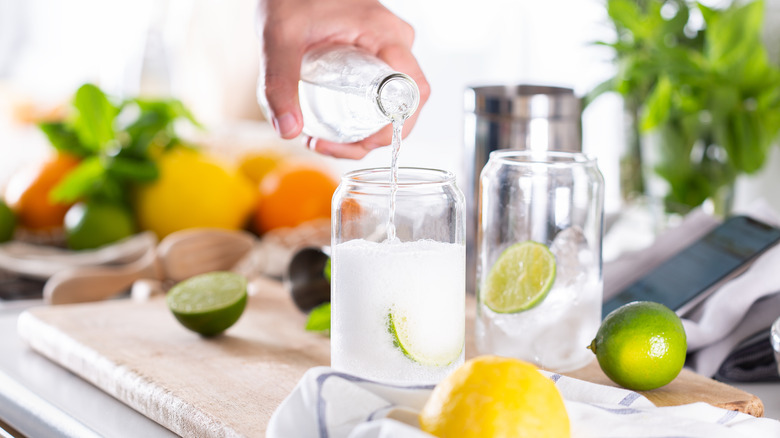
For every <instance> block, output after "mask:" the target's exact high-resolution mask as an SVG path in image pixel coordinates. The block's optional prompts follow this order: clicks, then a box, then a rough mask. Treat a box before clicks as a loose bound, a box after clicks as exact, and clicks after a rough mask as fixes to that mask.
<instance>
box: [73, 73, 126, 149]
mask: <svg viewBox="0 0 780 438" xmlns="http://www.w3.org/2000/svg"><path fill="white" fill-rule="evenodd" d="M73 107H74V108H75V109H76V110H77V114H76V116H75V118H74V119H73V120H72V126H73V129H74V131H75V132H76V135H78V138H79V140H81V143H82V145H83V146H84V147H85V148H87V149H88V150H90V151H94V152H97V151H101V150H103V148H104V147H105V146H106V144H108V142H109V141H111V140H113V139H114V138H115V133H114V119H115V118H116V116H117V114H118V113H119V109H118V108H117V107H116V106H114V105H113V104H112V103H111V102H110V101H109V100H108V97H106V95H105V94H104V93H103V91H101V90H100V88H98V87H96V86H95V85H92V84H84V85H82V86H81V87H80V88H79V89H78V91H76V95H75V96H74V98H73Z"/></svg>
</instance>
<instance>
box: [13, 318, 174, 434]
mask: <svg viewBox="0 0 780 438" xmlns="http://www.w3.org/2000/svg"><path fill="white" fill-rule="evenodd" d="M0 305H1V304H0ZM20 312H21V307H20V306H15V307H14V308H11V309H3V308H0V352H2V354H0V421H2V422H4V423H6V424H8V425H9V426H11V427H12V428H14V429H16V430H17V431H19V432H20V433H22V434H23V435H25V436H28V437H31V438H32V437H79V438H87V437H93V436H94V437H107V438H110V437H141V436H142V437H150V438H157V437H173V436H176V435H175V434H174V433H173V432H170V431H169V430H168V429H166V428H164V427H162V426H160V425H159V424H157V423H155V422H154V421H152V420H150V419H148V418H146V417H145V416H143V415H141V414H140V413H138V412H136V411H135V410H133V409H132V408H130V407H128V406H127V405H125V404H124V403H122V402H120V401H118V400H116V399H115V398H113V397H111V396H110V395H108V394H106V393H105V392H103V391H101V390H100V389H98V388H96V387H95V386H92V385H91V384H89V383H87V382H86V381H85V380H83V379H81V378H80V377H78V376H76V375H75V374H73V373H71V372H69V371H67V370H66V369H64V368H62V367H60V366H59V365H57V364H55V363H54V362H51V361H49V360H48V359H46V358H44V357H43V356H41V355H39V354H37V353H35V352H33V351H32V350H30V349H29V348H28V347H27V346H26V345H25V344H24V343H23V342H22V340H21V339H20V338H19V336H18V335H17V334H16V320H17V317H18V315H19V313H20Z"/></svg>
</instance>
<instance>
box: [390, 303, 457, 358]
mask: <svg viewBox="0 0 780 438" xmlns="http://www.w3.org/2000/svg"><path fill="white" fill-rule="evenodd" d="M417 310H419V309H417ZM387 329H388V331H389V332H390V334H391V335H392V337H393V345H394V346H395V347H396V348H399V349H400V350H401V351H402V352H403V353H404V355H405V356H406V357H408V358H409V359H411V360H413V361H415V362H418V363H421V364H423V365H429V366H445V365H448V364H450V363H452V362H453V361H454V360H456V359H458V358H459V357H460V354H461V352H462V351H463V341H464V334H463V332H462V330H461V331H460V333H458V332H457V331H455V332H453V331H450V330H444V327H442V326H441V325H440V324H438V322H437V321H436V320H435V319H434V318H426V317H425V315H424V312H414V313H413V312H409V311H404V310H400V309H398V308H396V307H393V308H391V309H390V311H389V312H388V316H387Z"/></svg>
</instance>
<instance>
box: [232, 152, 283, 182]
mask: <svg viewBox="0 0 780 438" xmlns="http://www.w3.org/2000/svg"><path fill="white" fill-rule="evenodd" d="M286 160H287V159H286V158H285V157H284V156H283V155H282V154H281V153H279V152H277V151H273V150H270V149H266V150H260V151H254V152H250V153H248V154H246V155H244V156H243V157H241V159H240V160H239V164H238V170H239V172H241V173H242V174H244V175H245V176H246V177H247V178H249V179H250V180H251V181H252V182H253V183H254V184H256V185H257V184H260V182H261V181H262V180H263V178H265V176H266V175H268V173H269V172H271V171H272V170H274V169H275V168H277V167H279V165H280V164H281V163H284V162H285V161H286Z"/></svg>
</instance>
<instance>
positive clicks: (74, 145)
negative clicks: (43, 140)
mask: <svg viewBox="0 0 780 438" xmlns="http://www.w3.org/2000/svg"><path fill="white" fill-rule="evenodd" d="M38 128H40V130H41V131H42V132H43V133H44V134H45V135H46V137H47V138H48V139H49V143H51V145H52V146H53V147H54V149H57V150H58V151H60V152H65V153H68V154H71V155H75V156H77V157H84V156H87V155H89V154H90V151H89V150H88V149H87V148H85V147H84V145H82V144H81V141H79V137H78V135H76V133H75V132H74V131H73V130H72V129H71V128H70V127H69V126H68V125H66V124H64V123H61V122H43V123H40V124H39V125H38Z"/></svg>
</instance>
